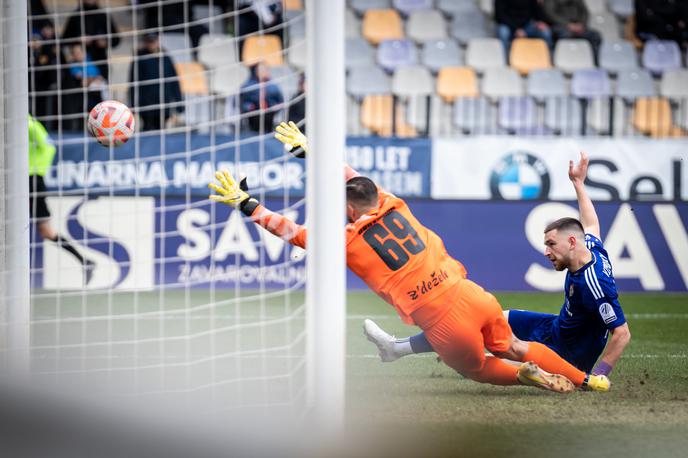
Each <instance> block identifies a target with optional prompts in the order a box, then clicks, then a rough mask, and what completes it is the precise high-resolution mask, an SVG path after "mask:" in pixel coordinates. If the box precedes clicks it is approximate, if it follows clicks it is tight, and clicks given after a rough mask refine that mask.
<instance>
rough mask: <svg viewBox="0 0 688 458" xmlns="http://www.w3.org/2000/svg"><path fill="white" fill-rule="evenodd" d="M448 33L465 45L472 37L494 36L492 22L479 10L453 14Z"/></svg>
mask: <svg viewBox="0 0 688 458" xmlns="http://www.w3.org/2000/svg"><path fill="white" fill-rule="evenodd" d="M449 34H450V35H451V36H452V37H454V38H456V39H457V40H458V41H459V43H460V44H461V45H463V46H466V45H467V44H468V42H469V41H470V40H471V39H472V38H491V37H494V35H495V31H494V24H493V23H492V21H490V20H489V19H488V18H487V17H486V16H485V15H484V14H482V13H481V12H480V11H477V12H469V13H464V14H459V15H456V16H454V18H453V19H452V22H451V26H450V30H449Z"/></svg>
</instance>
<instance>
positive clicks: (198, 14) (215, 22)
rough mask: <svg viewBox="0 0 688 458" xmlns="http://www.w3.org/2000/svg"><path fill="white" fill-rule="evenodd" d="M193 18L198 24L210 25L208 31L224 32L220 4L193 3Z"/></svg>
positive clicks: (214, 32)
mask: <svg viewBox="0 0 688 458" xmlns="http://www.w3.org/2000/svg"><path fill="white" fill-rule="evenodd" d="M192 11H193V18H194V21H195V22H196V23H198V24H201V25H204V26H206V27H208V32H210V33H212V34H222V33H223V32H224V30H223V28H222V18H221V16H222V8H220V7H219V6H213V7H212V8H211V7H210V6H209V5H193V6H192Z"/></svg>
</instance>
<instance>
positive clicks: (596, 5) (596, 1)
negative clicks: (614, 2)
mask: <svg viewBox="0 0 688 458" xmlns="http://www.w3.org/2000/svg"><path fill="white" fill-rule="evenodd" d="M584 3H585V6H586V8H588V12H589V13H590V14H598V13H604V12H605V11H607V5H606V2H605V1H600V0H585V2H584Z"/></svg>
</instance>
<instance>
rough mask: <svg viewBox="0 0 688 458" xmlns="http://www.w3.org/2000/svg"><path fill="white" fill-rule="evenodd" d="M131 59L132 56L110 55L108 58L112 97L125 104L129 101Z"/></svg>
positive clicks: (109, 84)
mask: <svg viewBox="0 0 688 458" xmlns="http://www.w3.org/2000/svg"><path fill="white" fill-rule="evenodd" d="M131 61H132V57H131V56H110V58H109V59H108V65H109V68H110V76H109V77H108V86H109V87H110V97H111V98H112V99H114V100H119V101H120V102H122V103H124V104H125V105H126V104H128V103H129V100H128V98H129V84H130V83H129V66H130V65H131Z"/></svg>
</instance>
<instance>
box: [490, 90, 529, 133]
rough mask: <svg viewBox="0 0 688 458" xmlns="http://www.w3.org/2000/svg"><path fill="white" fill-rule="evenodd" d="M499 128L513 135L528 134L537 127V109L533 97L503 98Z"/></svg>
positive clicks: (500, 103) (500, 104) (500, 105)
mask: <svg viewBox="0 0 688 458" xmlns="http://www.w3.org/2000/svg"><path fill="white" fill-rule="evenodd" d="M499 127H501V128H502V129H506V130H507V131H509V132H513V133H516V132H518V133H528V132H531V131H534V130H535V128H536V127H537V107H536V106H535V101H534V100H533V98H532V97H502V98H501V99H500V102H499Z"/></svg>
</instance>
